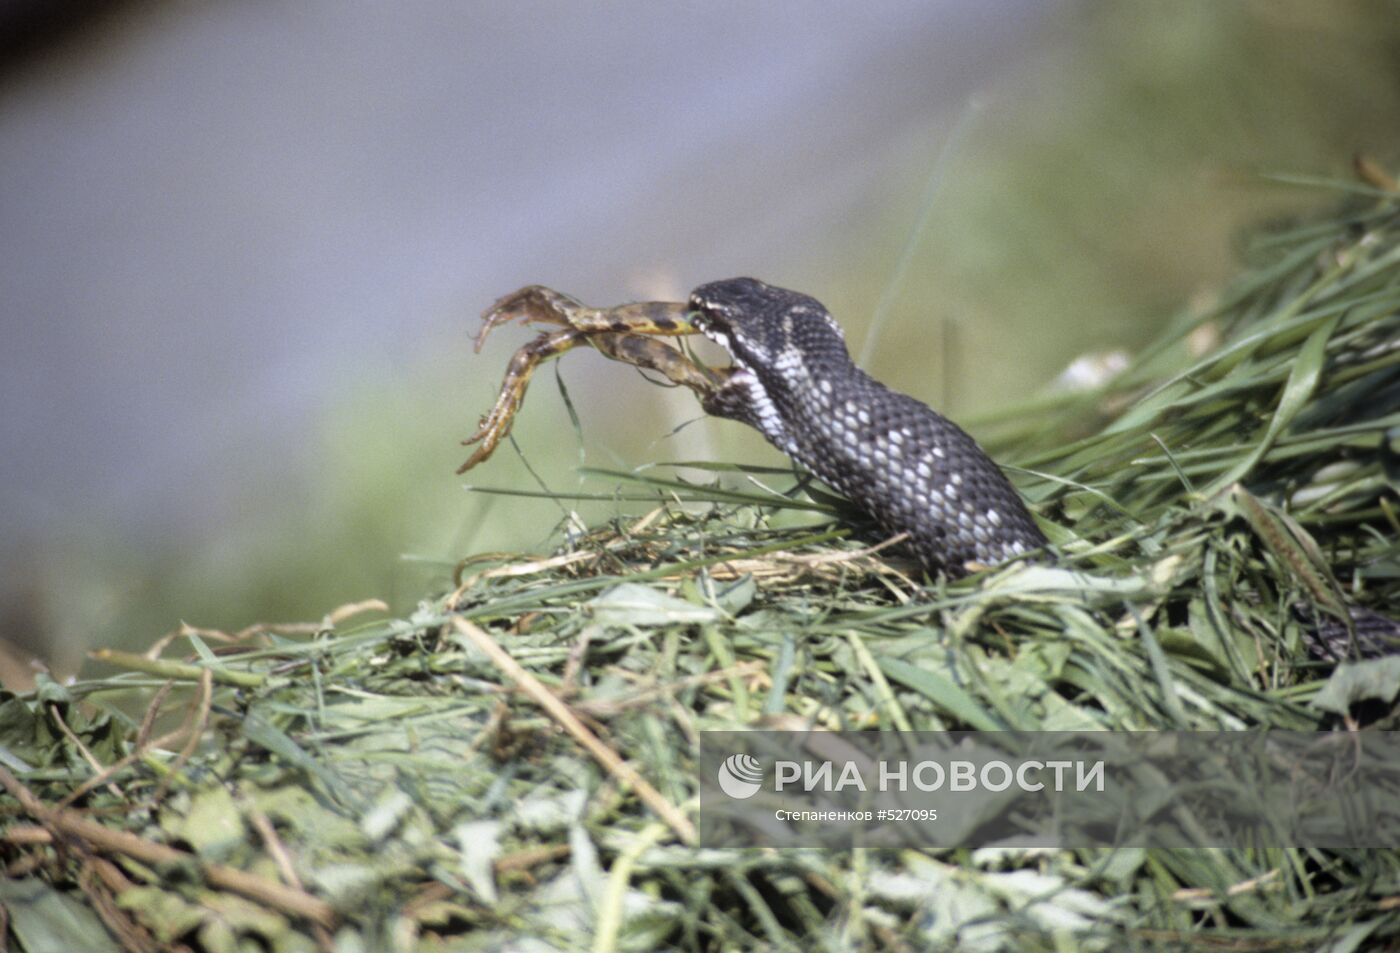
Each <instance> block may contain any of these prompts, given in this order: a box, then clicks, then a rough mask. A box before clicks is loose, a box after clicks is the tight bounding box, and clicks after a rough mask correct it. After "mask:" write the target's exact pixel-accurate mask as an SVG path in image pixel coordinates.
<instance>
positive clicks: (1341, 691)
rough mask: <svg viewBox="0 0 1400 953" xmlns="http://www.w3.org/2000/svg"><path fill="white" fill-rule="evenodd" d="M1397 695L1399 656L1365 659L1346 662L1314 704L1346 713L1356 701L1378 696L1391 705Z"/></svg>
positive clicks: (1399, 669) (1399, 693)
mask: <svg viewBox="0 0 1400 953" xmlns="http://www.w3.org/2000/svg"><path fill="white" fill-rule="evenodd" d="M1396 695H1400V655H1392V656H1389V657H1388V658H1378V659H1369V660H1367V661H1365V662H1343V663H1342V664H1341V665H1338V666H1337V669H1336V671H1334V672H1333V673H1332V677H1331V678H1329V679H1327V684H1326V685H1323V686H1322V688H1321V689H1320V690H1319V691H1318V693H1317V694H1316V695H1314V696H1313V700H1312V705H1313V707H1314V708H1320V709H1322V710H1323V711H1330V712H1333V713H1334V714H1338V715H1345V714H1346V713H1347V712H1349V711H1350V710H1351V706H1352V705H1354V704H1356V703H1357V702H1361V701H1370V700H1372V699H1375V700H1377V701H1380V702H1382V703H1383V704H1389V703H1390V702H1392V701H1394V700H1395V696H1396Z"/></svg>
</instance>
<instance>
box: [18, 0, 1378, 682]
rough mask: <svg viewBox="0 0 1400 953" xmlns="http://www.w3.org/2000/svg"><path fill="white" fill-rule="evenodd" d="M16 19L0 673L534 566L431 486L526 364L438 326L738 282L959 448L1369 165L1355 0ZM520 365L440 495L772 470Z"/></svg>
mask: <svg viewBox="0 0 1400 953" xmlns="http://www.w3.org/2000/svg"><path fill="white" fill-rule="evenodd" d="M80 8H81V9H87V10H91V11H95V12H93V13H90V14H87V15H85V16H84V15H80V14H79V13H75V12H74V10H75V9H80ZM57 9H60V8H59V7H58V6H56V5H51V4H50V5H44V4H36V3H34V2H32V0H31V2H27V3H17V4H14V5H11V6H7V7H0V33H3V32H4V31H5V30H6V29H7V28H9V27H13V25H14V23H15V22H17V21H16V20H15V19H13V18H11V19H7V16H10V17H13V16H14V14H15V11H16V10H21V11H24V12H25V15H26V16H27V17H28V18H29V19H31V20H35V21H37V22H41V23H43V22H47V23H48V24H49V26H48V27H47V29H46V30H40V31H39V32H38V33H36V34H35V38H34V39H33V40H32V41H29V42H19V41H14V40H13V31H12V33H11V34H6V35H5V36H0V51H3V52H4V55H5V57H6V59H5V61H4V63H3V64H0V322H3V332H0V681H4V682H5V684H7V685H8V684H18V683H22V682H23V680H24V678H25V677H26V674H25V673H26V672H27V671H28V670H27V669H26V668H25V664H26V662H25V656H26V654H28V653H37V654H39V655H41V656H43V657H45V658H47V659H49V660H50V661H51V662H52V663H53V664H54V666H55V669H56V670H57V671H60V672H71V671H73V670H74V668H75V667H76V666H77V665H78V664H79V662H80V661H81V658H82V653H83V651H84V650H86V649H87V648H89V647H91V646H93V645H98V644H103V645H124V646H126V647H136V646H144V645H147V644H149V643H150V642H152V641H153V640H154V639H155V638H156V637H157V636H158V635H159V634H160V633H162V632H165V631H168V630H170V629H171V628H172V627H173V626H175V625H177V624H178V623H179V622H180V621H181V620H185V621H188V622H190V623H192V624H196V625H204V626H216V627H221V628H226V629H229V630H235V629H238V628H241V627H243V626H246V625H248V624H250V623H254V622H259V621H275V620H281V619H308V618H310V619H314V618H317V617H319V616H320V615H321V614H322V613H324V612H326V611H327V610H329V609H331V608H332V607H334V606H335V605H337V604H339V603H341V602H349V601H352V600H359V599H365V598H369V597H374V596H378V597H383V598H385V599H387V600H388V601H389V602H390V603H391V604H392V605H393V606H394V608H395V609H398V610H403V609H407V608H411V607H412V605H413V603H414V601H415V600H417V599H419V598H422V597H423V596H424V594H425V593H430V592H433V591H436V588H437V587H440V586H441V585H442V584H443V582H444V580H445V579H446V578H447V576H448V574H449V573H450V571H451V569H452V567H453V564H454V563H455V562H456V561H457V560H459V559H461V558H462V557H463V556H465V555H467V554H470V553H475V552H480V551H482V550H488V549H508V550H510V551H512V552H529V551H535V550H538V549H540V548H543V547H546V546H548V545H550V530H551V528H552V527H554V526H555V525H556V524H559V523H560V522H561V521H565V520H569V519H572V516H571V514H570V510H571V509H572V504H570V503H569V502H568V501H559V502H555V501H552V500H537V499H534V500H532V499H519V498H512V497H499V496H487V495H484V494H480V493H467V492H464V490H463V483H464V481H463V480H462V479H461V478H457V477H454V476H453V474H452V471H453V469H454V468H455V466H456V465H457V464H458V463H460V462H461V460H462V459H463V457H464V452H463V451H462V449H461V448H460V447H458V446H457V440H459V439H460V438H461V437H463V436H465V435H466V434H467V433H469V432H470V431H471V430H472V428H473V426H474V425H475V422H476V418H477V415H478V414H479V413H481V412H482V411H483V410H484V409H485V408H486V406H487V405H488V404H489V402H490V400H491V398H492V397H493V395H494V392H495V389H496V387H497V386H498V384H499V382H500V375H501V373H502V371H503V370H504V366H505V361H506V360H507V358H508V356H509V354H510V352H511V350H512V349H513V348H515V347H517V346H519V345H520V344H522V343H523V342H524V341H525V340H527V339H528V336H529V332H528V330H524V329H502V330H501V331H500V332H498V334H497V336H496V338H494V339H493V340H492V342H491V343H490V344H489V346H488V347H487V348H486V350H485V351H484V352H483V353H482V354H481V355H474V354H472V352H471V335H472V334H473V333H474V332H475V329H476V323H477V322H476V316H477V314H478V313H479V312H480V311H481V309H482V308H483V307H485V306H486V305H488V304H489V303H490V302H491V301H492V300H494V299H495V298H496V297H497V296H499V295H502V294H504V293H506V292H508V291H511V290H513V289H514V288H516V287H518V286H520V285H523V284H527V283H534V282H541V283H546V284H549V285H552V286H554V287H557V288H559V289H561V290H565V291H568V292H570V293H573V294H575V295H578V296H579V297H581V298H583V299H584V300H585V301H589V302H591V303H595V304H599V305H606V304H612V303H617V302H621V301H624V300H629V299H637V298H650V297H675V296H680V295H683V294H684V293H685V292H686V291H687V290H688V289H689V288H690V287H692V286H694V285H696V284H699V283H701V282H704V281H709V280H713V279H717V278H723V277H730V276H734V275H739V274H751V275H754V276H756V277H760V278H763V279H765V280H769V281H772V282H775V283H778V284H783V285H787V286H790V287H796V288H800V289H801V290H803V291H806V292H809V293H811V294H814V295H816V296H817V297H818V298H820V299H822V300H823V301H824V302H826V303H827V304H828V305H830V306H831V307H832V309H833V312H834V313H835V314H836V315H837V316H838V317H839V318H840V319H841V321H842V323H843V324H844V325H845V326H846V328H847V330H848V332H849V334H850V337H851V338H852V343H853V345H854V347H853V350H856V351H857V352H859V351H861V350H862V349H863V348H862V345H863V343H864V341H865V338H866V335H867V333H869V332H870V329H871V327H872V316H873V314H874V313H875V312H876V310H877V309H880V308H883V309H884V314H883V316H884V318H886V319H888V320H884V321H882V322H880V323H879V324H878V333H877V334H874V335H873V337H872V340H873V347H872V350H871V359H870V361H869V362H868V365H867V366H868V368H869V369H870V370H871V371H872V372H873V373H875V374H876V375H877V376H878V377H880V378H881V379H882V380H886V381H887V382H889V383H890V384H892V385H893V386H896V387H899V388H901V389H903V390H907V391H909V392H911V393H913V394H915V395H916V396H918V397H920V398H922V399H924V400H928V401H930V402H932V403H934V404H935V405H936V406H938V407H939V408H940V409H942V410H945V411H946V412H949V413H950V414H951V415H952V416H954V417H955V418H957V419H958V420H959V421H960V422H964V423H967V424H968V425H969V426H971V427H972V428H973V430H974V432H975V433H978V434H979V435H984V433H985V432H984V431H980V430H979V429H978V427H979V414H985V413H986V412H989V411H992V410H994V409H995V408H998V407H1005V406H1007V405H1010V404H1014V403H1015V402H1016V401H1018V400H1025V399H1028V398H1031V397H1033V396H1034V395H1035V394H1036V393H1037V391H1039V390H1040V389H1041V388H1042V387H1043V386H1044V385H1045V384H1046V383H1047V382H1049V381H1051V380H1052V379H1053V378H1054V377H1055V375H1056V374H1057V372H1058V371H1059V370H1060V369H1061V368H1063V367H1064V366H1065V365H1066V364H1067V363H1069V361H1071V360H1072V359H1074V358H1075V357H1076V356H1077V355H1080V354H1083V353H1085V352H1090V351H1102V350H1107V349H1113V348H1123V349H1127V350H1131V349H1132V348H1133V347H1135V346H1139V345H1141V344H1142V343H1144V342H1145V341H1146V340H1148V339H1149V338H1150V337H1151V335H1152V333H1153V328H1154V327H1156V326H1159V325H1160V323H1161V322H1162V321H1163V320H1165V319H1166V318H1167V317H1168V316H1170V315H1171V314H1172V313H1173V312H1175V311H1177V310H1179V309H1180V308H1182V307H1189V306H1199V305H1200V303H1202V302H1204V301H1208V300H1209V294H1210V292H1211V290H1212V289H1215V288H1218V287H1219V284H1220V282H1221V281H1223V280H1224V279H1225V278H1226V277H1228V275H1229V274H1231V272H1232V271H1233V270H1234V269H1235V262H1236V261H1237V258H1238V254H1239V242H1238V240H1237V237H1238V235H1240V234H1241V232H1242V231H1243V230H1244V229H1245V228H1246V227H1251V226H1254V225H1256V224H1257V223H1258V222H1259V221H1260V220H1261V219H1265V218H1267V217H1269V216H1274V215H1286V214H1293V213H1295V212H1298V211H1300V210H1306V209H1307V208H1309V207H1310V206H1312V205H1316V204H1317V203H1318V202H1331V201H1333V200H1334V198H1335V196H1334V195H1328V194H1321V195H1320V196H1319V194H1318V193H1315V192H1309V191H1307V190H1303V189H1299V188H1297V187H1294V186H1286V185H1280V184H1279V183H1278V182H1277V181H1275V180H1271V179H1269V178H1267V177H1266V176H1264V175H1261V173H1266V172H1270V171H1283V172H1291V173H1305V174H1310V175H1317V176H1322V177H1333V178H1343V177H1346V176H1347V175H1349V174H1350V173H1349V171H1348V168H1349V163H1350V159H1351V155H1352V153H1353V152H1355V151H1358V150H1360V151H1366V152H1368V153H1370V154H1372V155H1374V156H1375V157H1376V158H1378V159H1379V160H1381V161H1382V162H1389V163H1392V165H1391V167H1392V168H1394V164H1393V163H1394V161H1395V160H1396V158H1397V156H1400V126H1397V124H1396V123H1395V121H1394V118H1395V116H1397V115H1400V16H1397V12H1400V8H1398V7H1397V5H1396V3H1395V2H1394V0H1336V2H1333V3H1327V4H1321V3H1317V2H1315V0H1239V2H1230V3H1219V2H1216V0H1162V2H1160V3H1154V4H1127V3H1121V2H1117V0H1061V2H1055V0H1041V2H1034V0H938V2H927V0H923V2H916V0H904V2H896V0H889V2H877V3H872V4H852V3H840V2H818V3H796V2H782V3H738V2H733V3H730V2H721V3H707V4H657V3H645V2H640V0H620V2H617V3H609V4H570V3H565V2H562V0H561V2H550V3H545V2H527V3H506V2H470V3H465V2H464V3H458V2H449V0H410V2H404V3H370V2H364V0H356V2H344V0H295V2H292V0H280V2H278V0H257V2H254V0H226V2H220V3H190V2H153V0H124V2H116V0H112V2H108V3H103V2H99V0H92V2H88V3H86V4H79V5H77V6H76V7H73V6H66V5H65V6H63V7H62V10H63V11H64V13H63V15H62V16H58V15H57V14H54V13H52V11H54V10H57ZM46 17H49V18H50V19H48V20H47V21H45V18H46ZM930 186H937V188H933V189H931V188H930ZM925 195H931V196H932V197H933V198H932V201H931V203H930V204H929V206H928V212H929V214H928V215H927V216H925V215H924V211H925V209H924V203H925V199H924V198H923V196H925ZM921 220H922V221H923V222H924V223H925V225H926V226H927V227H925V228H922V229H921V230H919V231H918V232H917V233H911V230H912V229H914V228H915V225H916V223H918V222H920V221H921ZM911 234H913V236H914V237H913V238H912V239H911V237H910V236H911ZM906 252H908V253H909V258H908V261H909V262H910V267H909V268H908V269H907V271H906V272H905V273H904V274H903V277H902V278H901V279H900V281H898V282H893V281H892V280H891V275H892V273H893V272H894V270H895V264H896V262H898V261H900V260H902V259H903V258H904V256H905V254H906ZM880 302H883V304H879V303H880ZM557 366H558V368H559V379H560V380H561V381H563V382H565V383H567V385H568V388H569V392H570V394H571V396H572V402H573V407H574V409H575V410H576V411H577V414H578V416H579V419H580V424H579V426H578V427H577V428H575V427H574V426H573V425H572V424H571V422H570V416H569V413H568V410H569V408H568V407H567V406H566V405H565V403H564V401H563V400H561V397H560V393H559V388H558V387H557V386H556V385H555V381H554V374H553V373H552V372H550V373H541V374H540V375H538V376H537V378H536V384H535V386H534V388H532V390H531V394H530V399H529V401H527V404H526V407H525V409H524V411H523V412H522V414H521V417H520V419H519V421H518V424H517V426H516V428H515V437H516V438H517V439H518V441H519V444H520V447H521V452H520V453H517V452H516V451H515V449H514V448H513V447H510V446H505V447H502V449H501V450H500V451H498V453H497V454H496V456H495V457H494V458H493V459H492V460H491V461H489V464H488V465H487V466H485V467H482V468H478V469H477V470H475V471H472V473H470V474H468V479H467V481H465V482H470V483H474V484H489V485H494V486H502V487H517V488H525V489H535V488H538V487H539V486H540V485H541V484H543V485H547V486H549V487H551V488H552V489H554V490H561V489H562V490H571V489H575V488H579V487H580V486H581V485H582V484H583V483H584V482H585V479H584V478H583V477H581V476H580V475H579V471H578V463H579V462H580V460H584V461H586V462H587V463H588V464H590V465H593V466H605V467H609V466H610V467H614V468H618V467H636V466H641V465H644V464H646V463H648V462H651V461H657V460H684V459H694V458H697V457H704V458H707V459H729V460H744V461H749V462H759V463H777V462H780V461H781V459H782V458H781V457H780V456H779V455H777V454H776V452H775V451H772V450H771V448H768V447H766V446H765V445H764V444H763V443H762V441H761V439H759V438H757V437H756V435H754V434H752V433H748V432H745V431H744V428H742V427H739V426H738V425H735V424H726V423H713V422H702V423H700V424H696V425H691V426H687V427H685V428H684V429H682V430H680V431H679V432H677V433H674V434H673V431H676V428H677V427H678V425H680V424H682V423H685V422H686V421H689V420H692V419H694V418H696V417H697V416H699V413H698V411H697V409H696V408H695V406H694V401H693V400H690V399H689V395H688V394H686V393H683V392H675V391H664V390H659V389H657V388H654V387H651V386H650V385H648V384H647V383H646V382H645V381H643V380H641V379H640V378H639V376H638V375H637V374H636V373H635V372H634V371H632V370H630V369H626V368H621V367H620V366H619V365H616V364H612V363H609V362H606V361H604V360H602V359H601V358H599V357H598V356H597V355H594V354H587V353H580V354H577V355H568V356H566V358H565V359H564V360H561V361H560V362H558V365H557ZM983 419H985V418H983ZM1008 449H1010V450H1013V451H1014V448H1005V447H1003V448H998V452H1006V451H1007V450H1008ZM527 461H528V464H529V466H527ZM532 468H533V472H532ZM587 489H588V490H589V491H590V492H594V493H604V494H606V493H607V492H609V490H610V489H611V485H609V484H608V483H607V482H606V481H598V480H595V481H594V482H593V483H592V484H590V485H589V486H588V487H587ZM578 508H579V509H580V511H582V513H583V517H584V519H586V520H597V519H599V518H605V517H607V516H610V515H612V514H613V513H614V512H617V511H618V508H617V507H613V506H611V505H609V504H602V505H594V506H593V508H592V509H589V508H588V506H586V505H583V504H580V505H579V507H578ZM7 645H8V646H9V647H10V649H9V651H8V655H10V656H12V657H13V660H14V661H16V662H17V664H16V665H12V666H10V667H8V668H7V667H6V665H5V658H6V655H7V650H6V648H5V647H6V646H7Z"/></svg>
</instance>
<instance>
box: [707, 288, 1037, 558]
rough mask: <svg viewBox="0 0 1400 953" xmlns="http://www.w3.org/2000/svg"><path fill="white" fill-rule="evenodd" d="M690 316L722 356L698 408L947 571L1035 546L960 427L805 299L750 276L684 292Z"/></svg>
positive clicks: (1033, 531) (1017, 502) (1002, 484)
mask: <svg viewBox="0 0 1400 953" xmlns="http://www.w3.org/2000/svg"><path fill="white" fill-rule="evenodd" d="M689 306H690V310H691V311H692V312H693V316H692V318H691V321H692V323H693V324H694V326H695V327H696V328H697V329H698V330H699V331H700V333H701V334H703V335H704V336H705V337H707V338H709V339H710V340H712V341H714V342H715V343H717V344H719V345H720V347H722V348H724V350H725V351H727V352H728V353H729V355H730V359H731V360H732V361H733V368H732V370H731V371H730V373H729V374H728V376H727V377H726V378H725V380H724V382H723V383H722V384H721V385H720V386H719V387H718V388H716V389H715V390H714V391H713V392H712V393H711V394H709V395H707V396H705V397H703V398H702V405H703V406H704V408H705V411H706V412H707V413H709V414H712V415H714V416H717V417H725V418H728V419H731V420H738V421H740V422H742V423H745V424H748V425H749V426H751V427H753V428H754V429H756V430H758V431H759V432H760V433H761V434H763V436H764V437H766V438H767V439H768V441H769V442H770V443H772V444H773V445H774V446H775V447H777V448H778V449H779V450H781V451H783V453H785V454H787V455H788V456H789V457H792V458H793V459H794V460H796V461H797V462H799V463H800V464H802V466H804V467H805V468H806V469H808V470H810V471H811V472H812V473H813V474H814V475H815V476H817V477H818V478H820V479H821V480H823V481H824V482H826V483H828V484H830V485H831V486H832V487H834V488H835V489H837V490H839V491H840V492H841V493H842V494H843V495H845V496H846V498H847V499H849V500H850V501H851V503H853V504H854V505H855V506H856V507H857V508H858V509H860V510H862V511H864V512H865V513H866V514H868V515H869V516H870V517H872V518H873V519H874V521H875V522H876V523H877V524H878V525H879V526H880V527H881V528H882V529H884V530H885V531H887V532H889V533H891V534H907V536H908V546H909V548H910V549H911V550H912V551H913V553H914V554H915V555H916V556H917V557H918V559H919V561H920V562H921V563H922V564H923V565H924V566H925V567H926V568H927V569H929V570H930V571H932V572H935V573H940V572H941V573H943V574H945V575H947V576H949V577H950V578H957V577H960V576H963V575H966V574H967V572H968V571H969V570H970V569H973V568H977V567H981V566H991V565H995V564H997V563H1002V562H1006V561H1007V560H1010V559H1015V558H1017V557H1022V556H1027V555H1028V554H1030V553H1032V552H1035V551H1038V550H1043V549H1044V548H1045V547H1046V545H1047V542H1046V539H1045V536H1044V534H1043V533H1042V532H1041V531H1040V528H1039V527H1038V526H1037V525H1036V522H1035V519H1034V517H1032V516H1031V514H1030V511H1029V510H1028V509H1027V507H1026V504H1025V502H1024V501H1023V500H1022V498H1021V496H1020V494H1019V493H1017V492H1016V489H1015V487H1013V486H1012V485H1011V482H1010V480H1008V479H1007V477H1006V475H1005V474H1004V473H1003V472H1002V470H1001V468H1000V467H998V466H997V464H996V463H995V462H994V461H993V460H992V458H991V457H989V456H988V455H987V453H986V452H985V451H984V450H983V449H982V448H981V447H980V446H978V444H977V442H976V441H975V440H973V438H972V437H971V436H969V435H968V434H967V432H966V431H964V430H963V429H962V428H961V427H959V426H958V425H957V424H955V423H953V422H952V421H951V420H949V419H948V418H946V417H944V416H943V415H941V414H939V413H937V412H936V411H934V410H933V409H932V408H930V407H929V406H928V405H927V404H925V403H923V402H921V401H919V400H917V399H915V398H914V397H911V396H909V395H908V394H902V393H900V392H898V391H896V390H892V389H891V388H889V387H886V386H885V385H884V384H882V383H880V382H879V381H877V380H875V379H874V378H873V377H871V376H870V375H869V374H867V373H866V372H865V371H863V370H861V369H860V368H859V367H858V366H857V365H856V363H855V361H853V360H852V359H851V355H850V352H849V350H848V349H847V347H846V337H845V334H844V333H843V332H842V330H841V326H840V325H839V324H838V323H837V322H836V319H835V318H833V317H832V316H831V313H830V312H829V311H828V310H827V309H826V308H825V307H824V306H823V305H822V304H821V302H819V301H818V300H817V299H815V298H813V297H811V296H810V295H806V294H802V293H800V292H797V291H790V290H788V289H786V288H778V287H775V286H773V285H770V284H766V283H765V282H762V281H759V280H758V279H756V278H729V279H725V280H723V281H714V282H710V283H709V284H704V285H701V286H700V287H698V288H696V289H695V290H694V291H692V292H691V294H690V302H689Z"/></svg>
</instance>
